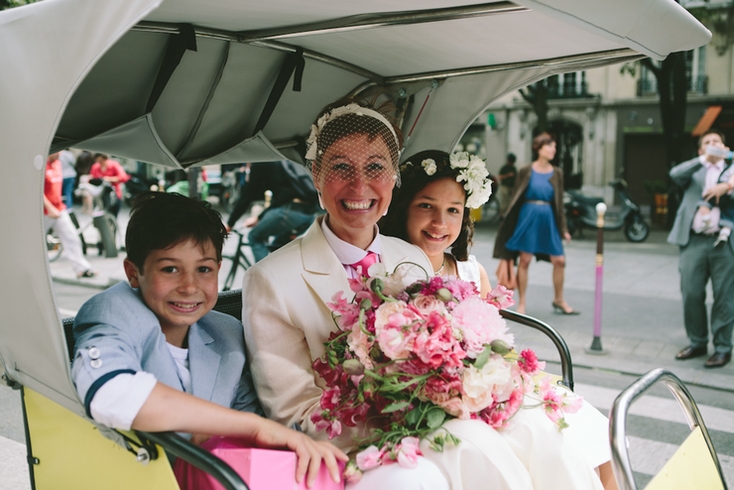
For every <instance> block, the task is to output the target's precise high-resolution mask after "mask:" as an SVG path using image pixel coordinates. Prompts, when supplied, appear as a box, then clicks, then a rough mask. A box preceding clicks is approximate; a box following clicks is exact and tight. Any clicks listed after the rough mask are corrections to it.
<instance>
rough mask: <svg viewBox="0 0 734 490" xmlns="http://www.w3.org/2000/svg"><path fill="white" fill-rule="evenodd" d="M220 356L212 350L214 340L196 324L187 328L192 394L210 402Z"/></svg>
mask: <svg viewBox="0 0 734 490" xmlns="http://www.w3.org/2000/svg"><path fill="white" fill-rule="evenodd" d="M220 359H221V356H220V355H219V353H218V352H217V351H215V350H214V339H213V338H212V337H211V336H210V335H209V334H208V333H207V332H206V331H205V330H202V329H201V328H200V327H199V326H198V325H197V324H196V323H194V324H193V325H191V327H189V371H190V372H191V389H192V391H193V394H194V395H196V396H198V397H199V398H203V399H204V400H211V399H212V393H213V392H214V384H215V383H216V381H217V372H218V371H219V361H220Z"/></svg>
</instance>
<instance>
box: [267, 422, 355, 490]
mask: <svg viewBox="0 0 734 490" xmlns="http://www.w3.org/2000/svg"><path fill="white" fill-rule="evenodd" d="M262 422H263V423H262V424H261V426H260V428H259V429H258V431H257V434H256V435H255V439H254V442H255V445H256V446H258V447H264V448H283V447H286V448H288V449H290V450H291V451H293V452H295V453H296V456H297V457H298V465H297V467H296V481H297V482H298V483H300V482H301V481H302V480H303V477H304V476H306V473H307V472H308V478H307V479H306V486H307V487H309V488H311V486H312V485H313V484H314V482H315V481H316V476H317V475H318V473H319V469H320V468H321V461H322V460H323V461H324V463H326V468H327V469H328V470H329V475H331V479H332V480H334V482H336V483H339V481H340V474H339V473H340V471H339V466H338V465H337V460H340V461H344V462H346V461H348V460H349V458H348V457H347V455H346V454H344V453H343V452H342V451H341V450H340V449H338V448H337V447H336V446H334V445H333V444H331V443H329V442H325V441H314V440H313V439H311V438H310V437H308V436H307V435H305V434H302V433H300V432H296V431H295V430H292V429H288V428H286V427H284V426H282V425H280V424H278V423H275V422H273V421H270V420H263V421H262Z"/></svg>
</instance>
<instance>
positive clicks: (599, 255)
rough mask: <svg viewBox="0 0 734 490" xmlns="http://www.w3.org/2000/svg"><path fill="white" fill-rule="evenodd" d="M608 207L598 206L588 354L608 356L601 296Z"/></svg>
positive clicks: (600, 204) (604, 205)
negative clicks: (603, 345)
mask: <svg viewBox="0 0 734 490" xmlns="http://www.w3.org/2000/svg"><path fill="white" fill-rule="evenodd" d="M606 212H607V205H606V204H604V203H603V202H600V203H599V204H597V205H596V290H595V292H594V339H593V340H592V341H591V347H589V348H588V349H586V353H587V354H606V353H607V351H605V350H604V349H602V346H601V295H602V277H603V276H604V213H606Z"/></svg>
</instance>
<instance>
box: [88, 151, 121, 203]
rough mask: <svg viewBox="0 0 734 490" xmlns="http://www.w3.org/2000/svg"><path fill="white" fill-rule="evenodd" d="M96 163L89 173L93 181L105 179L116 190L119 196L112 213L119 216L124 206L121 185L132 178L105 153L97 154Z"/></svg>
mask: <svg viewBox="0 0 734 490" xmlns="http://www.w3.org/2000/svg"><path fill="white" fill-rule="evenodd" d="M94 161H95V162H96V163H94V164H93V165H92V169H91V170H90V171H89V175H91V177H92V178H93V179H104V180H106V181H107V182H109V183H110V184H112V187H113V188H114V189H115V194H116V195H117V201H116V202H115V204H114V205H113V206H112V207H111V209H110V211H111V212H112V214H114V215H115V216H117V213H119V212H120V205H121V204H122V188H121V186H120V184H124V183H125V182H127V181H128V180H130V176H129V175H128V174H127V173H126V172H125V170H124V169H123V168H122V165H120V162H117V161H115V160H110V158H109V157H108V156H107V155H105V154H104V153H97V154H96V155H94Z"/></svg>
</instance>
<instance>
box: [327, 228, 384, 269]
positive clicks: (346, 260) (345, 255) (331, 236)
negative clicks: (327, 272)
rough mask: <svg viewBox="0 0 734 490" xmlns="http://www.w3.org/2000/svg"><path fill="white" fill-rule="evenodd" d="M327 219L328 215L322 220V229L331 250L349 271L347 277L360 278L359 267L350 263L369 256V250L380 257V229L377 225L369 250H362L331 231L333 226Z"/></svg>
mask: <svg viewBox="0 0 734 490" xmlns="http://www.w3.org/2000/svg"><path fill="white" fill-rule="evenodd" d="M327 221H328V217H327V218H324V220H323V221H322V222H321V230H322V231H323V232H324V237H325V238H326V242H327V243H328V244H329V247H331V250H333V251H334V255H336V258H337V259H339V262H341V263H342V265H343V266H344V270H345V271H346V272H347V277H349V278H350V279H358V278H359V273H358V272H357V269H355V268H354V267H352V266H351V265H349V264H356V263H357V262H359V261H360V260H362V259H363V258H365V257H366V256H367V252H373V253H376V254H377V257H378V259H379V257H380V250H381V248H380V229H379V228H378V227H377V225H375V239H374V240H372V243H370V246H369V247H367V250H362V249H361V248H359V247H356V246H354V245H352V244H351V243H347V242H345V241H344V240H342V239H341V238H339V237H338V236H336V234H335V233H334V232H333V231H331V228H329V225H328V224H327V223H326V222H327ZM378 262H381V259H380V260H378Z"/></svg>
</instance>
